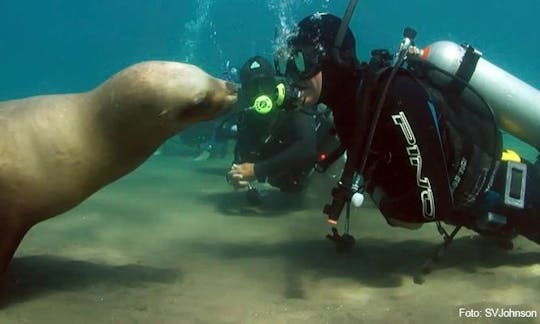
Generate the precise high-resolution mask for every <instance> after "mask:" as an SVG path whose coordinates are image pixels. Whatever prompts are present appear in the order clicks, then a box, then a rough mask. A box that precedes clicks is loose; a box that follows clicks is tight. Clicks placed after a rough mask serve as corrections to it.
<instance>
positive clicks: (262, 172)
mask: <svg viewBox="0 0 540 324" xmlns="http://www.w3.org/2000/svg"><path fill="white" fill-rule="evenodd" d="M290 114H291V116H288V117H289V118H288V119H287V123H286V125H285V127H283V128H281V129H282V130H283V131H287V132H291V133H290V134H289V135H290V136H287V137H289V138H290V144H289V145H288V146H287V147H286V148H285V149H284V150H283V151H281V152H280V153H278V154H276V155H274V156H272V157H270V158H268V159H266V160H263V161H260V162H258V163H256V164H255V175H256V176H257V180H259V181H261V182H263V181H265V180H266V179H267V178H268V177H269V176H272V175H273V174H275V173H277V172H283V171H284V170H299V169H301V168H302V167H305V166H307V165H309V164H314V163H315V161H316V158H317V137H316V132H315V120H314V119H313V117H312V116H310V115H307V114H305V113H302V112H296V111H295V112H291V113H290Z"/></svg>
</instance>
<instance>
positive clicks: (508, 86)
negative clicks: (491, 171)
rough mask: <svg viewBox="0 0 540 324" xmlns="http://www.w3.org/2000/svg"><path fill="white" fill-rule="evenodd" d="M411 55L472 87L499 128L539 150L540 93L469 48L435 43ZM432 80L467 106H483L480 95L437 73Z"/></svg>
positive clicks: (448, 43) (431, 77) (432, 71)
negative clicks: (467, 104)
mask: <svg viewBox="0 0 540 324" xmlns="http://www.w3.org/2000/svg"><path fill="white" fill-rule="evenodd" d="M412 52H413V51H411V53H410V54H409V56H408V58H409V59H413V60H414V59H419V60H423V61H427V62H429V63H431V64H433V65H435V66H436V67H438V68H440V69H442V70H443V71H446V72H447V73H449V74H450V75H452V76H457V77H459V78H460V79H462V80H464V81H466V82H468V83H469V85H470V86H472V88H473V89H474V90H476V91H477V92H478V94H480V96H482V97H483V99H484V100H485V101H486V102H487V103H488V104H489V105H490V106H491V107H492V109H493V112H494V114H495V117H496V119H497V122H498V124H499V127H500V128H502V129H503V130H505V131H507V132H508V133H510V134H511V135H514V136H515V137H517V138H519V139H521V140H523V141H524V142H526V143H527V144H529V145H531V146H534V147H535V148H536V149H537V150H540V91H539V90H538V89H536V88H534V87H532V86H530V85H529V84H527V83H525V82H523V81H522V80H520V79H518V78H517V77H515V76H513V75H511V74H510V73H508V72H506V71H504V70H503V69H501V68H499V67H497V66H496V65H494V64H492V63H490V62H489V61H487V60H485V59H483V58H482V57H481V55H482V54H481V53H480V52H478V51H476V50H474V49H473V48H472V47H469V46H460V45H458V44H456V43H453V42H450V41H439V42H435V43H433V44H431V45H429V46H427V47H425V48H424V49H422V50H418V49H417V51H416V52H415V53H412ZM428 76H429V78H430V79H431V80H432V82H434V84H435V85H436V86H438V87H440V88H441V89H449V88H452V90H454V91H457V92H458V93H459V95H460V97H461V99H463V100H464V101H465V102H467V103H470V104H472V105H473V106H474V105H478V104H481V103H480V102H479V98H478V96H477V95H474V94H473V92H472V91H471V90H470V89H468V88H466V87H465V86H463V83H462V82H461V85H460V83H459V82H456V81H455V80H454V78H451V77H449V76H448V75H445V74H443V73H441V72H440V71H437V70H431V71H430V72H428Z"/></svg>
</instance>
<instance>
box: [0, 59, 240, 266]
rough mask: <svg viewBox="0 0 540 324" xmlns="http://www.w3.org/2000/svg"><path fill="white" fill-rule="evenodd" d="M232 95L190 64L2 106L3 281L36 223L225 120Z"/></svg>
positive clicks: (128, 73) (151, 68)
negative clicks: (191, 131) (191, 129)
mask: <svg viewBox="0 0 540 324" xmlns="http://www.w3.org/2000/svg"><path fill="white" fill-rule="evenodd" d="M235 101H236V89H235V87H234V86H232V85H231V84H229V83H226V82H225V81H223V80H219V79H216V78H213V77H211V76H210V75H208V74H206V73H205V72H204V71H203V70H201V69H199V68H197V67H195V66H193V65H189V64H183V63H176V62H159V61H151V62H143V63H139V64H136V65H133V66H131V67H128V68H126V69H124V70H122V71H121V72H119V73H117V74H116V75H114V76H113V77H112V78H111V79H109V80H108V81H106V82H105V83H103V84H102V85H100V86H99V87H97V88H96V89H94V90H92V91H89V92H85V93H78V94H63V95H47V96H36V97H31V98H25V99H19V100H11V101H6V102H0V272H2V271H3V270H5V268H6V266H7V265H8V263H9V261H10V260H11V258H12V255H13V253H14V252H15V249H16V248H17V246H18V245H19V243H20V241H21V240H22V238H23V237H24V234H25V233H26V232H27V231H28V230H29V229H30V228H31V227H32V226H33V225H35V224H37V223H38V222H41V221H43V220H45V219H48V218H51V217H54V216H56V215H59V214H61V213H63V212H65V211H67V210H69V209H71V208H73V207H74V206H76V205H78V204H79V203H81V202H82V201H83V200H85V199H86V198H87V197H89V196H90V195H91V194H93V193H94V192H96V191H97V190H99V189H100V188H102V187H104V186H105V185H107V184H109V183H111V182H113V181H115V180H117V179H118V178H120V177H122V176H123V175H125V174H127V173H129V172H131V171H132V170H134V169H135V168H137V167H138V166H139V165H140V164H142V163H143V162H144V161H145V160H146V159H147V158H148V157H149V156H151V155H152V153H153V152H154V151H155V150H156V149H157V148H158V147H159V146H160V145H161V144H162V143H163V142H164V141H165V140H167V139H168V138H170V137H171V136H173V135H175V134H176V133H178V132H180V131H181V130H182V129H184V128H186V127H188V126H190V125H192V124H193V123H196V122H198V121H202V120H208V119H212V118H214V117H216V116H217V115H219V114H221V113H223V112H225V111H227V110H228V109H229V107H230V106H231V105H232V104H233V103H234V102H235Z"/></svg>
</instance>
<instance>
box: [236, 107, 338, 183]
mask: <svg viewBox="0 0 540 324" xmlns="http://www.w3.org/2000/svg"><path fill="white" fill-rule="evenodd" d="M248 114H249V115H247V116H245V117H244V119H243V123H242V122H241V123H240V125H239V126H238V130H239V134H238V135H239V137H238V142H237V148H236V150H235V153H236V156H235V163H241V162H252V163H255V174H256V176H257V180H258V181H259V182H268V183H269V184H271V185H272V186H274V187H278V188H280V189H281V190H282V191H299V190H302V189H303V188H304V187H305V185H306V180H307V177H308V176H309V174H310V173H311V171H312V169H313V167H314V164H315V162H316V161H317V157H318V150H319V149H320V145H318V144H319V142H321V139H323V138H325V137H333V135H332V134H330V130H329V128H328V125H329V122H325V121H326V120H327V119H325V118H326V116H321V115H317V114H315V111H314V110H313V108H305V109H301V110H300V109H299V110H292V111H284V110H281V111H279V112H277V113H276V115H275V116H270V117H269V116H259V115H256V114H253V113H252V112H248ZM323 117H324V118H323ZM263 118H264V120H263ZM336 143H337V139H336Z"/></svg>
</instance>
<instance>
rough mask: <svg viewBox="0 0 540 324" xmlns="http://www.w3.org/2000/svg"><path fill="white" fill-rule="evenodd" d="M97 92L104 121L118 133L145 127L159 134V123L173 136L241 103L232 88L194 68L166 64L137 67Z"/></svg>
mask: <svg viewBox="0 0 540 324" xmlns="http://www.w3.org/2000/svg"><path fill="white" fill-rule="evenodd" d="M98 92H99V93H100V95H99V97H101V98H102V99H105V100H106V104H105V105H104V107H105V108H106V110H107V112H106V113H105V116H107V119H109V121H111V122H112V123H114V124H115V125H116V126H117V127H118V126H119V125H120V124H132V125H139V126H143V124H146V125H147V126H150V127H152V128H155V124H156V123H158V124H159V128H160V129H163V130H165V129H167V130H168V131H167V133H169V135H172V134H173V133H177V132H179V131H181V130H182V129H184V128H186V127H188V126H190V125H192V124H194V123H197V122H199V121H203V120H210V119H213V118H216V117H217V116H219V115H221V114H223V113H226V112H227V111H229V110H230V109H231V107H232V106H233V104H234V103H236V100H237V87H236V85H234V84H233V83H230V82H227V81H224V80H221V79H218V78H215V77H212V76H211V75H209V74H208V73H206V72H205V71H203V70H202V69H201V68H199V67H197V66H195V65H191V64H186V63H179V62H166V61H148V62H142V63H138V64H135V65H133V66H131V67H129V68H127V69H125V70H123V71H121V72H120V73H118V74H116V75H115V76H113V77H112V78H111V79H110V80H109V81H108V82H106V83H105V84H103V85H102V86H101V87H100V89H99V90H98ZM118 119H121V120H122V121H119V120H118ZM151 125H154V126H151Z"/></svg>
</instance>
